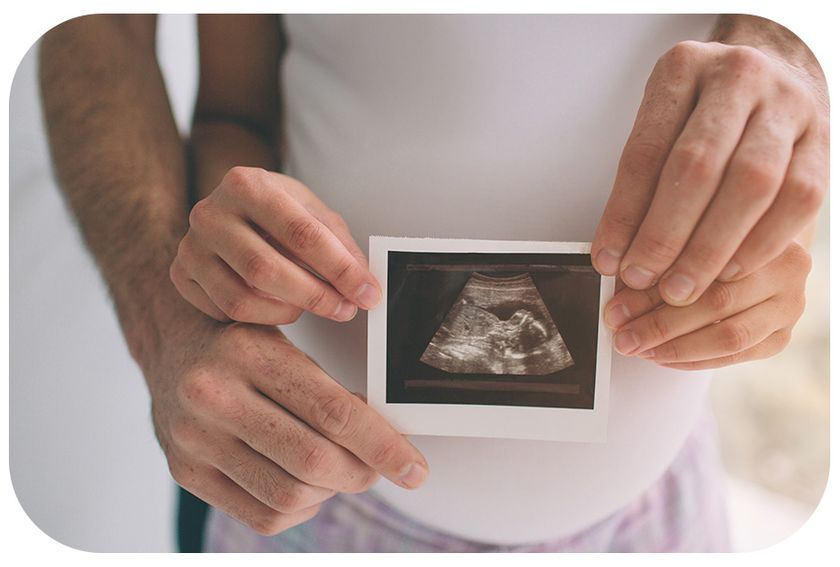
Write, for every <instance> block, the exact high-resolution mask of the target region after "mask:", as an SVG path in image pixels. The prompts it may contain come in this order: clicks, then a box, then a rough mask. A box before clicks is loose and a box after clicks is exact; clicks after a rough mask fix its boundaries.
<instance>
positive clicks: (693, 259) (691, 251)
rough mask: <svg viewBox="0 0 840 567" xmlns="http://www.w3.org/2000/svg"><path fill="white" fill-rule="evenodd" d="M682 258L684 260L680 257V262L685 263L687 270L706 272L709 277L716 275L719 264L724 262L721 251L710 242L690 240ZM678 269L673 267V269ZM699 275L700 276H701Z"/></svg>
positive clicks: (718, 270)
mask: <svg viewBox="0 0 840 567" xmlns="http://www.w3.org/2000/svg"><path fill="white" fill-rule="evenodd" d="M684 258H685V260H684V262H683V260H682V259H681V260H680V264H683V263H685V265H686V266H688V268H689V270H688V271H689V272H695V273H699V274H708V276H709V277H710V278H711V277H712V276H715V275H717V273H718V272H720V270H721V266H722V265H725V263H726V258H725V257H724V255H723V251H722V250H721V249H720V248H719V247H718V246H715V245H714V244H713V243H711V242H702V241H700V242H691V243H690V244H689V246H688V248H687V249H686V253H685V255H684ZM678 269H679V268H675V271H676V270H678ZM700 277H701V278H702V276H700Z"/></svg>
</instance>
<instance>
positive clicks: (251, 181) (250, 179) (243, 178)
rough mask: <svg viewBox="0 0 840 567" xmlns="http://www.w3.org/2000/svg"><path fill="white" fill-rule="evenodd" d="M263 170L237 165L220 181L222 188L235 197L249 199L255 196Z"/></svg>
mask: <svg viewBox="0 0 840 567" xmlns="http://www.w3.org/2000/svg"><path fill="white" fill-rule="evenodd" d="M263 173H265V171H264V170H262V169H260V168H258V167H246V166H241V165H237V166H235V167H232V168H230V169H229V170H228V172H227V173H226V174H225V177H224V179H223V180H222V186H223V187H225V188H226V189H227V191H229V192H230V193H231V194H233V195H236V196H237V197H241V198H246V199H250V198H252V197H254V196H256V194H257V192H258V190H259V182H260V180H261V179H262V174H263Z"/></svg>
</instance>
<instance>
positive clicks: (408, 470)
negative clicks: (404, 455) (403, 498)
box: [400, 463, 428, 488]
mask: <svg viewBox="0 0 840 567" xmlns="http://www.w3.org/2000/svg"><path fill="white" fill-rule="evenodd" d="M426 476H428V472H427V471H426V469H424V468H423V467H422V466H420V465H418V464H417V463H409V464H407V465H406V466H404V467H403V469H402V470H401V471H400V483H401V484H402V485H403V486H405V487H406V488H417V487H418V486H420V485H421V484H423V481H425V480H426Z"/></svg>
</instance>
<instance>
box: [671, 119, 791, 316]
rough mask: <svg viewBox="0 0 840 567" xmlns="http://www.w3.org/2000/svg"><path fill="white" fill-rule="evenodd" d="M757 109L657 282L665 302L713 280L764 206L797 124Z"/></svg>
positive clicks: (682, 300) (689, 298)
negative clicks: (712, 192)
mask: <svg viewBox="0 0 840 567" xmlns="http://www.w3.org/2000/svg"><path fill="white" fill-rule="evenodd" d="M799 122H800V121H799V120H797V119H795V118H793V117H789V118H787V119H785V118H784V117H779V116H775V115H773V114H771V113H770V112H769V111H764V110H758V111H757V112H756V113H755V114H753V116H752V117H751V118H750V120H749V122H748V124H747V127H746V129H745V130H744V134H743V136H742V138H741V141H740V143H739V144H738V147H737V148H736V149H735V152H734V153H733V154H732V157H731V159H730V160H729V165H728V166H727V168H726V174H725V176H724V179H723V181H722V183H721V185H720V188H719V189H718V191H717V193H716V195H715V197H714V199H713V200H712V202H711V204H710V205H709V207H708V209H707V210H706V212H705V213H704V214H703V218H702V219H701V220H700V223H699V224H698V225H697V228H696V229H695V230H694V233H693V234H692V236H691V239H690V240H689V242H688V244H687V245H686V247H685V249H684V250H683V251H682V253H681V254H680V255H679V258H678V259H677V260H676V262H674V264H673V266H672V267H671V268H670V269H669V270H668V272H667V273H666V274H665V276H664V277H663V278H662V281H660V283H659V290H660V293H661V294H662V297H663V298H664V299H665V301H667V302H668V303H670V304H671V305H687V304H690V303H692V302H694V301H695V300H696V299H697V298H698V297H699V296H700V295H701V294H702V293H703V292H704V291H705V290H706V288H707V287H708V286H709V284H710V283H711V282H712V281H713V280H714V279H715V278H717V276H718V275H719V274H720V273H721V270H723V268H724V266H725V265H726V264H727V262H728V261H729V259H730V258H731V257H732V255H733V254H734V253H735V251H736V250H737V249H738V246H739V245H740V244H741V242H743V240H744V238H746V236H747V234H749V231H750V229H752V228H753V226H754V225H755V223H756V222H758V220H759V219H760V218H761V216H762V215H763V214H764V213H765V211H767V209H768V208H770V205H771V204H772V202H773V199H775V197H776V194H777V193H778V192H779V188H780V187H781V185H782V180H783V179H784V175H785V171H786V170H787V166H788V162H789V161H790V156H791V152H792V149H793V143H794V141H795V140H796V139H797V138H798V137H799V136H800V134H801V128H802V124H800V123H799Z"/></svg>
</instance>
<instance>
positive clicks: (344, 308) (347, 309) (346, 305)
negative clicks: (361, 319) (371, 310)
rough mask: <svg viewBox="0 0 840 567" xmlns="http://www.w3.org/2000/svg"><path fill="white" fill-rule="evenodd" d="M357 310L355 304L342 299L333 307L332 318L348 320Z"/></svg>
mask: <svg viewBox="0 0 840 567" xmlns="http://www.w3.org/2000/svg"><path fill="white" fill-rule="evenodd" d="M357 310H358V308H357V307H356V306H355V305H353V304H352V303H350V302H349V301H346V300H344V299H342V300H341V301H340V302H339V304H338V307H336V308H335V312H333V319H335V320H337V321H349V320H350V319H352V318H353V317H355V316H356V311H357Z"/></svg>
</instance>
